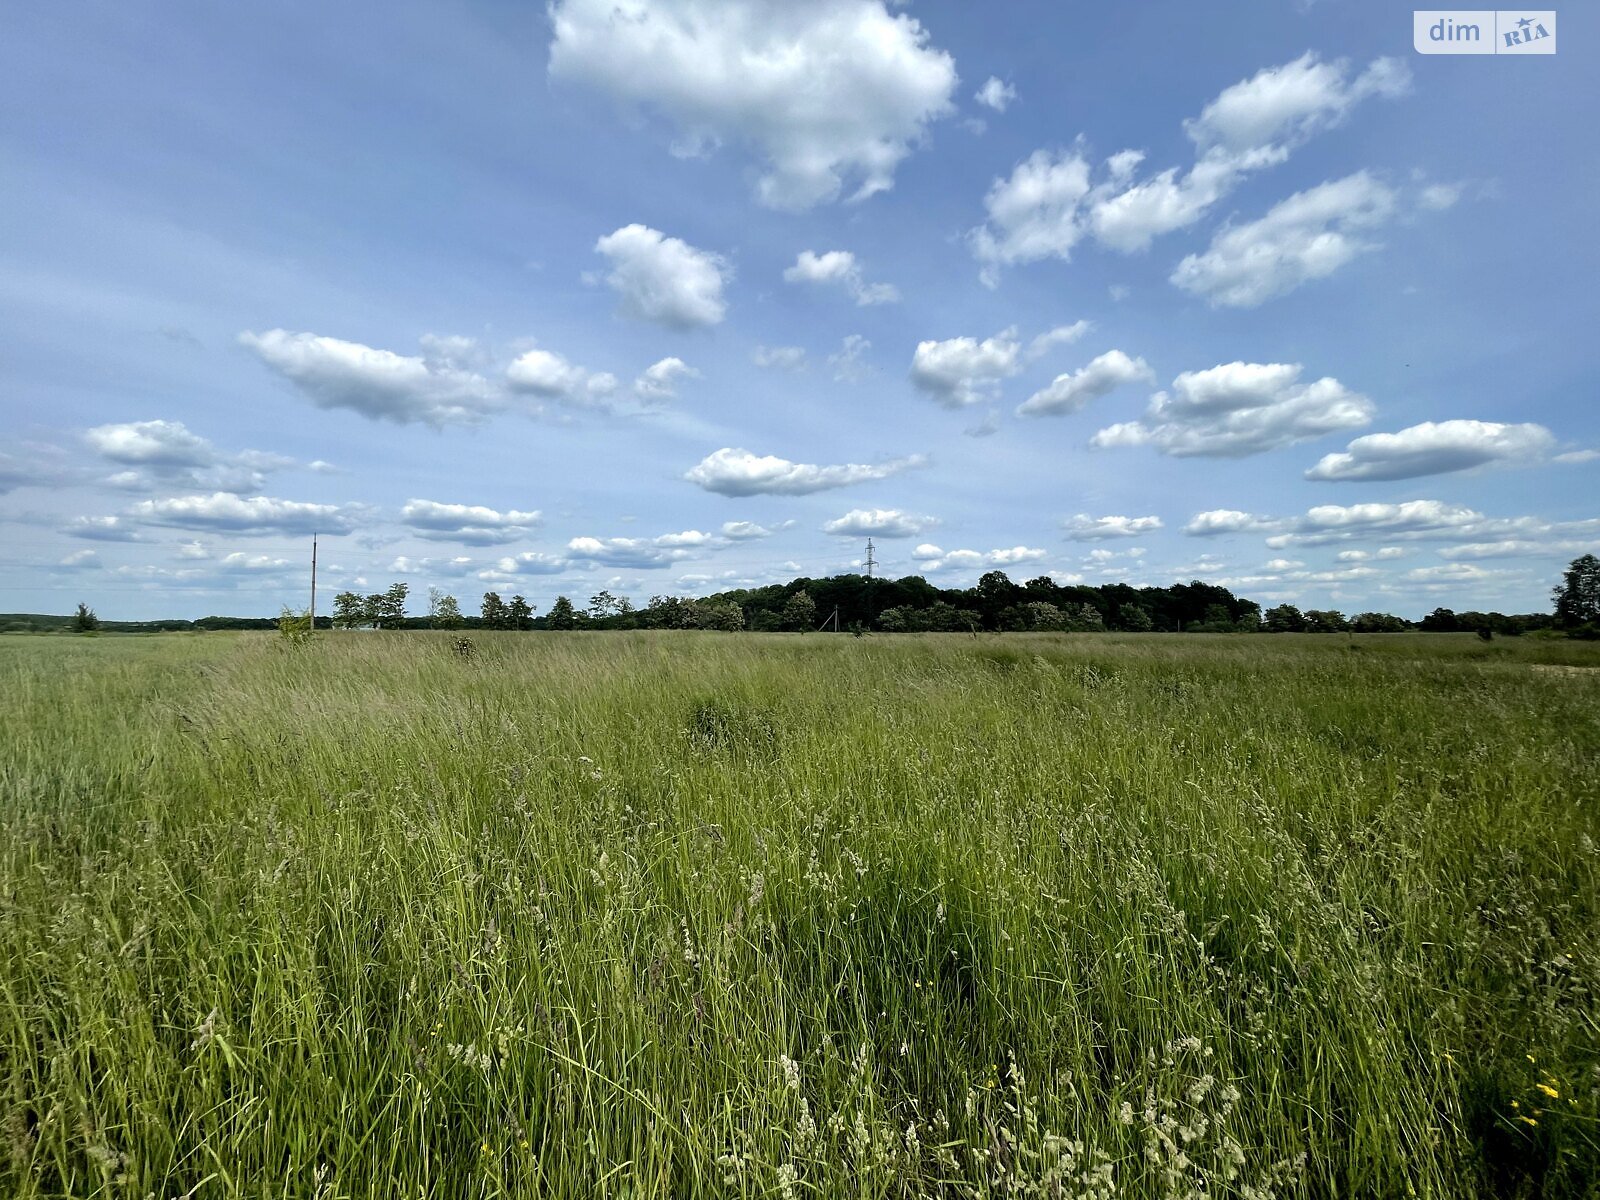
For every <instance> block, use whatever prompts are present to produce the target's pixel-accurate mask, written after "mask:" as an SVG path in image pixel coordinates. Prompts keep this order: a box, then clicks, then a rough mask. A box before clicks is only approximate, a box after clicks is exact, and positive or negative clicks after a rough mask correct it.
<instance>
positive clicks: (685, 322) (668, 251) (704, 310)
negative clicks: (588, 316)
mask: <svg viewBox="0 0 1600 1200" xmlns="http://www.w3.org/2000/svg"><path fill="white" fill-rule="evenodd" d="M594 248H595V251H596V252H597V253H599V254H602V255H604V256H605V257H606V258H607V259H608V260H609V261H610V263H611V272H610V274H608V275H607V276H606V282H607V283H608V284H610V285H611V287H612V289H613V290H614V291H615V292H616V293H617V295H618V296H620V297H621V298H622V311H623V312H625V313H627V314H628V315H629V316H632V317H638V318H639V319H640V320H644V321H654V322H656V323H657V324H659V325H665V326H666V327H667V328H669V329H694V328H699V327H704V326H708V325H716V324H718V323H719V322H721V320H722V318H723V316H724V315H726V313H727V308H728V306H727V304H726V303H725V302H724V301H723V298H722V287H723V284H724V283H726V282H727V280H729V279H731V278H732V277H733V269H732V268H731V267H730V266H729V265H728V263H727V262H726V261H725V260H724V259H723V258H722V257H721V256H720V255H716V254H712V253H710V252H709V251H706V250H697V249H695V247H693V246H691V245H689V243H688V242H685V241H682V240H681V239H679V238H674V237H667V236H666V235H665V234H663V233H661V232H660V231H659V230H656V229H651V228H650V227H649V226H648V225H638V224H634V225H624V226H623V227H622V228H621V229H618V230H616V231H615V232H614V233H608V234H606V235H605V237H603V238H601V239H600V240H599V241H598V242H596V243H595V247H594Z"/></svg>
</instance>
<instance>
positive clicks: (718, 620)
mask: <svg viewBox="0 0 1600 1200" xmlns="http://www.w3.org/2000/svg"><path fill="white" fill-rule="evenodd" d="M700 628H701V629H720V630H722V631H723V632H724V633H738V632H739V631H740V630H741V629H743V628H744V609H742V608H740V607H739V606H738V605H737V604H734V603H733V602H732V601H728V602H726V603H724V604H702V605H700Z"/></svg>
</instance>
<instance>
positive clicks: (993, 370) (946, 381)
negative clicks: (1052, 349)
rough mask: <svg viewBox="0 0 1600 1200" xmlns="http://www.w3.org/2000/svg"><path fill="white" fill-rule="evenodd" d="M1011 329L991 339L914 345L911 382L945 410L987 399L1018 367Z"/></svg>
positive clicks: (1017, 344) (1017, 349)
mask: <svg viewBox="0 0 1600 1200" xmlns="http://www.w3.org/2000/svg"><path fill="white" fill-rule="evenodd" d="M1021 356H1022V345H1021V343H1020V342H1018V341H1017V331H1016V330H1015V329H1005V330H1002V331H1001V332H999V333H997V334H995V335H994V336H993V337H989V338H984V340H983V341H981V342H980V341H978V340H977V339H976V338H970V337H957V338H948V339H946V340H945V341H942V342H936V341H927V342H918V343H917V349H916V352H915V353H914V354H913V355H912V357H911V382H912V383H914V384H915V385H916V386H917V387H919V388H920V389H922V390H923V391H924V392H926V393H928V395H930V396H932V397H933V398H934V399H935V400H937V401H938V402H939V403H940V404H942V405H944V407H946V408H964V407H966V406H968V405H972V404H978V403H981V402H982V401H984V400H987V399H989V398H991V397H992V396H993V395H994V394H995V392H996V391H997V390H998V389H999V386H1000V383H1001V381H1002V380H1004V379H1007V378H1009V377H1010V376H1012V375H1015V374H1016V373H1017V372H1018V371H1019V370H1021V369H1022V367H1021Z"/></svg>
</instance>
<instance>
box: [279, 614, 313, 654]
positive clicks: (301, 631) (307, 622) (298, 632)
mask: <svg viewBox="0 0 1600 1200" xmlns="http://www.w3.org/2000/svg"><path fill="white" fill-rule="evenodd" d="M278 636H279V637H280V638H282V639H283V640H284V641H285V642H287V643H288V644H289V645H291V646H303V645H305V644H306V643H307V642H309V641H310V640H311V612H310V610H309V609H302V610H301V611H300V612H295V611H294V610H293V609H292V608H290V607H289V606H288V605H284V608H283V612H282V613H281V614H280V615H279V616H278Z"/></svg>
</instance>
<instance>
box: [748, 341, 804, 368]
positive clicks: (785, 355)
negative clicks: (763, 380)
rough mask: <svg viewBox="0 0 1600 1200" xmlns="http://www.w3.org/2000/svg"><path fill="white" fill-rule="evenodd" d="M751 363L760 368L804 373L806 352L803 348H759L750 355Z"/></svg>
mask: <svg viewBox="0 0 1600 1200" xmlns="http://www.w3.org/2000/svg"><path fill="white" fill-rule="evenodd" d="M750 361H751V362H753V363H755V364H756V366H758V367H768V368H773V369H776V370H781V371H802V370H804V369H805V365H806V352H805V348H804V347H803V346H757V347H756V348H755V350H754V352H752V353H751V355H750Z"/></svg>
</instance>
